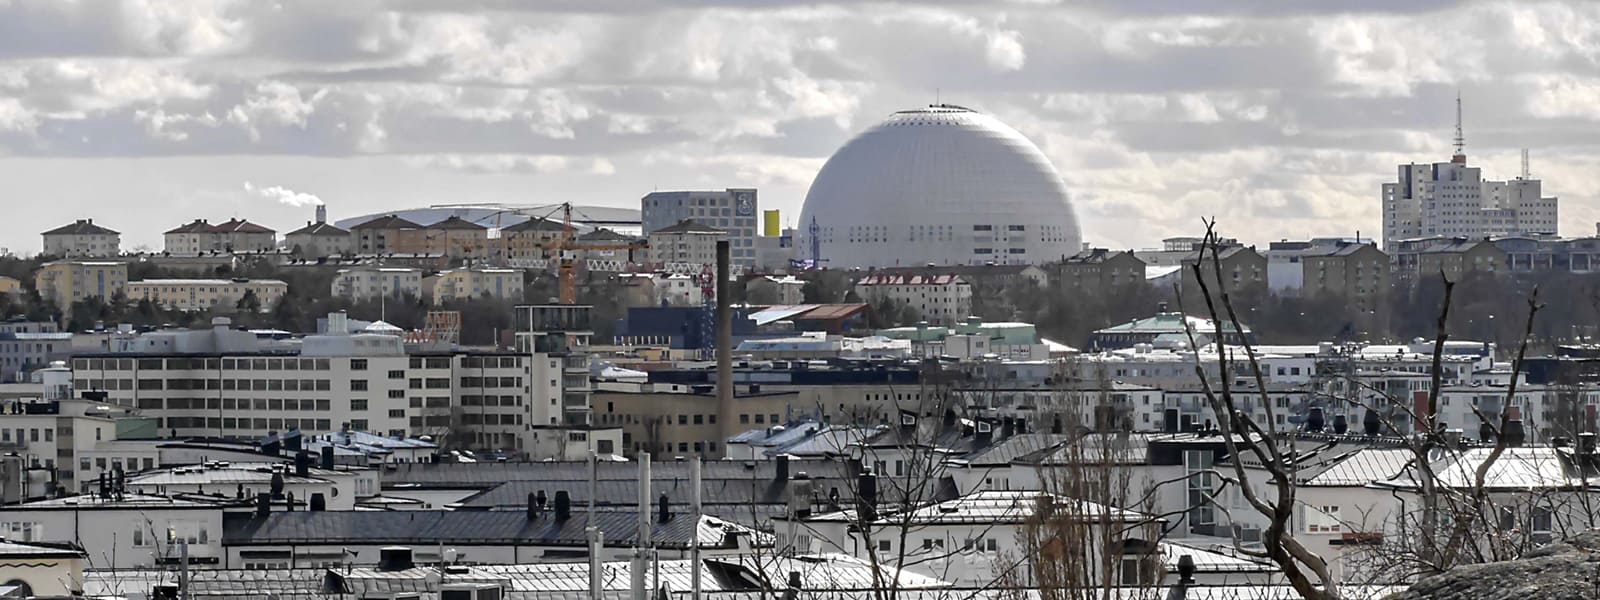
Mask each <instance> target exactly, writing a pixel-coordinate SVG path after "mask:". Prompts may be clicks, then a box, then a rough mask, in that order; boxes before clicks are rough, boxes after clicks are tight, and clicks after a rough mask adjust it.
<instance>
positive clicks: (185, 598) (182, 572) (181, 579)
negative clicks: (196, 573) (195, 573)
mask: <svg viewBox="0 0 1600 600" xmlns="http://www.w3.org/2000/svg"><path fill="white" fill-rule="evenodd" d="M178 600H189V540H188V539H187V538H179V539H178Z"/></svg>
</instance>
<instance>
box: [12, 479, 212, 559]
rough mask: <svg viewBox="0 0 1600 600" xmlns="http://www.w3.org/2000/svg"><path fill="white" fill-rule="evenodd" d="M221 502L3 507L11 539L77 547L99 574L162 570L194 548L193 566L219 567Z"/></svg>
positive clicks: (134, 498)
mask: <svg viewBox="0 0 1600 600" xmlns="http://www.w3.org/2000/svg"><path fill="white" fill-rule="evenodd" d="M231 501H232V499H231V498H230V499H229V500H218V501H215V502H209V501H202V500H192V499H191V500H178V499H173V498H166V497H158V496H146V495H143V494H136V493H135V494H124V495H123V496H122V497H121V498H120V499H119V498H116V497H112V498H109V499H106V498H101V497H99V496H96V495H92V494H86V495H81V496H71V497H66V498H55V499H50V500H39V501H35V502H28V503H25V504H21V505H9V506H5V507H0V524H4V525H5V526H6V527H7V529H8V530H9V531H8V532H7V533H8V535H7V536H6V537H7V539H14V540H18V541H44V542H73V543H76V544H80V545H81V546H83V548H84V549H86V550H88V551H89V561H88V562H89V564H90V565H91V566H92V567H94V568H96V569H134V568H156V567H161V566H164V565H174V564H176V563H177V561H178V554H179V550H178V545H177V544H175V543H173V542H174V541H175V540H184V541H185V542H186V543H187V545H188V553H189V559H190V561H191V563H192V564H194V565H197V566H196V568H199V567H198V565H206V564H218V563H220V562H221V557H222V556H223V550H222V520H223V506H224V505H225V503H227V502H231Z"/></svg>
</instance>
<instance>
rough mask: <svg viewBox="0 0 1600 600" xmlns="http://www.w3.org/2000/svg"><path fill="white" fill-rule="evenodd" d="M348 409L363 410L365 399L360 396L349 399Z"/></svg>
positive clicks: (365, 407) (364, 408)
mask: <svg viewBox="0 0 1600 600" xmlns="http://www.w3.org/2000/svg"><path fill="white" fill-rule="evenodd" d="M350 410H352V411H356V410H363V411H364V410H367V401H366V400H365V399H360V398H357V399H353V400H351V401H350Z"/></svg>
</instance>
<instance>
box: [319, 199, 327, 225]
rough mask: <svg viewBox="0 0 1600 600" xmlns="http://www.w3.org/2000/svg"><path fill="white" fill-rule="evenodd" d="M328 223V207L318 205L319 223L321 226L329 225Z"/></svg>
mask: <svg viewBox="0 0 1600 600" xmlns="http://www.w3.org/2000/svg"><path fill="white" fill-rule="evenodd" d="M327 222H328V206H327V205H325V204H318V205H317V223H319V224H321V223H327Z"/></svg>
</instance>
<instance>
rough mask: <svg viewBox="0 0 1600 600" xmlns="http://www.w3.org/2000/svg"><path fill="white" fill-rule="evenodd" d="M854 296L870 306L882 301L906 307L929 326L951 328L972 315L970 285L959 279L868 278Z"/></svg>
mask: <svg viewBox="0 0 1600 600" xmlns="http://www.w3.org/2000/svg"><path fill="white" fill-rule="evenodd" d="M856 295H858V296H860V297H861V298H862V299H863V300H865V301H867V302H869V303H871V304H873V305H874V306H876V305H878V304H879V303H881V302H883V301H884V300H885V299H888V300H889V301H891V302H893V303H894V304H895V306H909V307H911V309H912V310H913V311H915V312H916V313H917V318H918V319H921V320H924V321H927V322H928V323H930V324H933V325H954V324H956V323H959V322H962V321H964V320H966V318H967V316H968V315H970V314H972V284H970V283H968V282H967V280H966V279H964V278H962V277H961V276H960V275H868V276H866V277H863V278H862V279H861V280H860V281H857V282H856Z"/></svg>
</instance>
